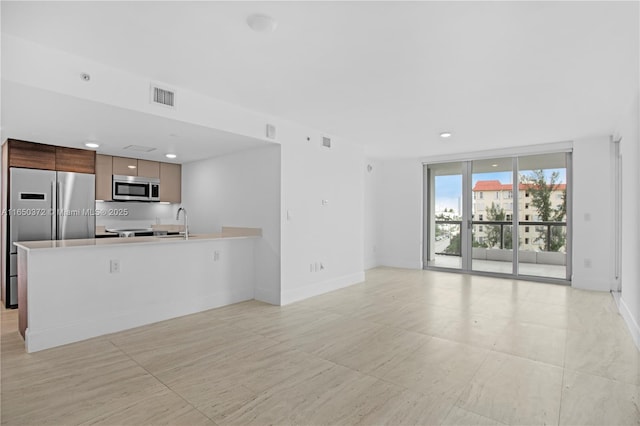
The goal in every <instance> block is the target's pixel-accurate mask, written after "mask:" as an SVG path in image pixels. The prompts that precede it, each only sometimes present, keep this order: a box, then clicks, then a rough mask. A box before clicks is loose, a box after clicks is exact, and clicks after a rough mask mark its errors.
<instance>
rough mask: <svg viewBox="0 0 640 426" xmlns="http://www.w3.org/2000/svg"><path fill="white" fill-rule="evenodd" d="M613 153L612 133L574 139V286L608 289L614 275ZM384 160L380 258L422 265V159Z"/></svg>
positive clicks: (390, 263) (391, 263)
mask: <svg viewBox="0 0 640 426" xmlns="http://www.w3.org/2000/svg"><path fill="white" fill-rule="evenodd" d="M608 158H609V137H608V136H602V137H599V138H591V139H584V140H577V141H575V142H574V155H573V182H574V194H573V206H574V214H573V217H574V236H573V241H574V246H573V259H574V262H573V274H574V281H573V286H574V287H577V288H583V289H591V290H600V291H608V290H609V288H610V284H611V280H612V276H611V268H610V266H611V261H612V258H611V253H610V250H609V248H610V244H609V242H610V241H611V239H612V236H611V234H610V226H609V225H610V223H611V221H612V220H613V215H612V211H611V206H610V204H609V203H608V200H609V193H610V190H611V186H610V185H611V184H610V173H609V166H610V165H609V161H608ZM603 159H604V160H603ZM378 162H379V165H378V168H379V169H380V171H381V177H380V181H379V182H378V183H377V189H376V191H375V192H376V194H375V195H372V197H378V198H379V200H380V206H381V209H380V211H379V212H378V213H377V214H376V215H377V219H376V222H377V228H378V230H379V233H378V235H377V243H376V244H377V246H378V247H379V249H378V251H377V253H378V255H377V257H376V261H377V262H378V263H379V264H380V265H384V266H395V267H401V268H414V269H417V268H421V267H422V259H421V250H422V235H423V233H422V220H423V217H422V198H423V195H422V190H423V188H422V181H423V170H422V161H421V160H420V159H408V160H379V161H378ZM596 171H597V172H596ZM594 199H595V200H603V201H600V202H594V201H593V200H594ZM367 214H369V215H371V213H370V212H368V213H367ZM585 215H586V216H585ZM587 218H588V219H587ZM602 224H604V226H603V225H602ZM367 238H371V237H367ZM585 259H589V260H590V261H591V267H588V268H587V267H585Z"/></svg>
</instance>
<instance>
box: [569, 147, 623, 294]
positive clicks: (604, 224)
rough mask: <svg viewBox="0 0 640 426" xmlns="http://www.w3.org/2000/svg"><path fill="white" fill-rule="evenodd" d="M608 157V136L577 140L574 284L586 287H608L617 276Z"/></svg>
mask: <svg viewBox="0 0 640 426" xmlns="http://www.w3.org/2000/svg"><path fill="white" fill-rule="evenodd" d="M609 158H610V140H609V136H602V137H599V138H590V139H580V140H576V141H575V142H574V145H573V283H572V286H573V287H576V288H581V289H585V290H598V291H609V290H610V289H611V283H612V281H613V280H614V276H613V269H612V267H611V266H612V262H613V261H614V256H613V253H612V251H611V246H612V242H613V235H612V234H611V224H612V223H613V220H614V209H613V207H612V205H611V203H610V196H609V195H610V193H611V188H612V182H611V177H612V176H611V171H610V167H611V162H610V161H609ZM589 263H590V265H591V266H587V265H588V264H589Z"/></svg>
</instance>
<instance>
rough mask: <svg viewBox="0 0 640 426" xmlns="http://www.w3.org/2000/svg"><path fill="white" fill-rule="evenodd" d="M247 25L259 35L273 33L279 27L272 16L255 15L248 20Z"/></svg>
mask: <svg viewBox="0 0 640 426" xmlns="http://www.w3.org/2000/svg"><path fill="white" fill-rule="evenodd" d="M247 24H248V25H249V26H250V27H251V29H252V30H253V31H255V32H258V33H272V32H274V31H275V30H276V28H277V27H278V22H277V21H276V20H275V19H273V18H272V17H271V16H267V15H261V14H253V15H249V17H248V18H247Z"/></svg>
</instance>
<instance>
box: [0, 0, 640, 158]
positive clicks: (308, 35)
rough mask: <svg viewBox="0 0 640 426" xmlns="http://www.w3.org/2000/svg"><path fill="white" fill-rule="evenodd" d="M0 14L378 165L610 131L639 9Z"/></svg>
mask: <svg viewBox="0 0 640 426" xmlns="http://www.w3.org/2000/svg"><path fill="white" fill-rule="evenodd" d="M1 7H2V31H3V32H5V33H7V34H12V35H15V36H18V37H21V38H25V39H28V40H31V41H34V42H37V43H40V44H43V45H47V46H50V47H53V48H56V49H60V50H63V51H67V52H70V53H73V54H77V55H80V56H84V57H87V58H89V59H92V60H95V61H98V62H100V63H103V64H106V65H109V66H113V67H116V68H120V69H124V70H127V71H129V72H133V73H136V74H139V75H143V76H147V77H148V78H149V79H151V80H154V81H161V82H166V83H167V84H170V85H173V86H175V87H184V88H188V89H192V90H195V91H198V92H200V93H203V94H206V95H208V96H211V97H213V98H217V99H220V100H223V101H227V102H230V103H233V104H237V105H240V106H243V107H246V108H250V109H253V110H256V111H260V112H264V113H267V114H270V115H274V116H279V117H282V118H286V119H289V120H292V121H296V122H299V123H301V124H305V125H308V126H311V127H314V128H317V129H321V130H322V131H324V132H327V133H329V134H334V135H339V136H342V137H346V138H348V139H350V140H353V141H355V142H357V143H361V144H363V145H365V146H366V151H367V153H368V154H369V155H372V156H377V157H378V156H379V157H389V156H390V157H399V156H425V155H435V154H446V153H452V152H463V151H470V150H472V151H477V150H479V149H490V148H499V147H506V146H515V145H527V144H533V143H545V142H554V141H564V140H574V139H580V138H584V137H590V136H595V135H606V134H610V133H612V132H614V131H615V130H616V126H617V124H618V123H619V121H620V119H621V117H622V116H624V115H625V114H627V113H628V111H629V110H630V107H631V104H632V101H633V99H634V96H637V93H638V85H639V77H638V55H639V50H640V46H639V37H638V31H639V26H638V21H639V13H638V2H608V1H607V2H592V1H587V2H579V1H569V2H520V1H515V2H340V3H339V2H204V1H201V2H162V1H156V2H82V1H79V2H66V3H58V2H8V1H3V2H2V4H1ZM251 13H265V14H268V15H271V16H273V17H274V18H275V19H276V20H277V21H278V28H277V30H276V31H275V32H273V33H269V34H262V33H256V32H254V31H252V30H251V29H250V28H249V27H248V26H247V25H246V22H245V21H246V17H247V16H248V15H249V14H251ZM3 96H4V94H3ZM96 108H99V107H96ZM129 113H131V112H129ZM131 114H133V113H131ZM16 115H17V113H16ZM96 117H100V116H96ZM105 117H109V119H108V120H109V121H110V120H111V115H109V116H105ZM121 119H122V120H126V118H125V117H121ZM149 119H151V118H149ZM32 122H36V121H32ZM85 125H86V126H89V127H90V126H91V124H90V123H85ZM93 125H94V126H96V127H100V126H102V127H103V128H104V126H107V125H108V123H107V124H105V123H100V120H97V119H96V120H93ZM3 126H4V125H3ZM132 129H133V128H132ZM88 130H90V129H88ZM194 131H195V130H194ZM198 131H201V132H204V131H203V130H201V129H200V130H198ZM442 131H451V132H453V137H451V138H449V139H447V140H446V141H445V140H441V139H440V138H439V136H438V135H439V133H440V132H442ZM227 136H229V135H227ZM166 143H167V144H168V143H170V141H169V142H166ZM201 148H202V147H201V146H200V145H197V144H194V146H193V150H194V151H193V152H191V151H190V152H191V154H192V156H196V154H198V153H197V152H196V151H197V150H198V149H201Z"/></svg>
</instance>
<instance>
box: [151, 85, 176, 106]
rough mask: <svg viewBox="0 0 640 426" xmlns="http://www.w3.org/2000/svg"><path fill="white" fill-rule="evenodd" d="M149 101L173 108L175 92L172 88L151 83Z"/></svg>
mask: <svg viewBox="0 0 640 426" xmlns="http://www.w3.org/2000/svg"><path fill="white" fill-rule="evenodd" d="M151 103H154V104H159V105H164V106H166V107H169V108H175V105H176V93H175V92H174V91H173V90H169V89H163V88H162V87H159V86H154V85H151Z"/></svg>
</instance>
